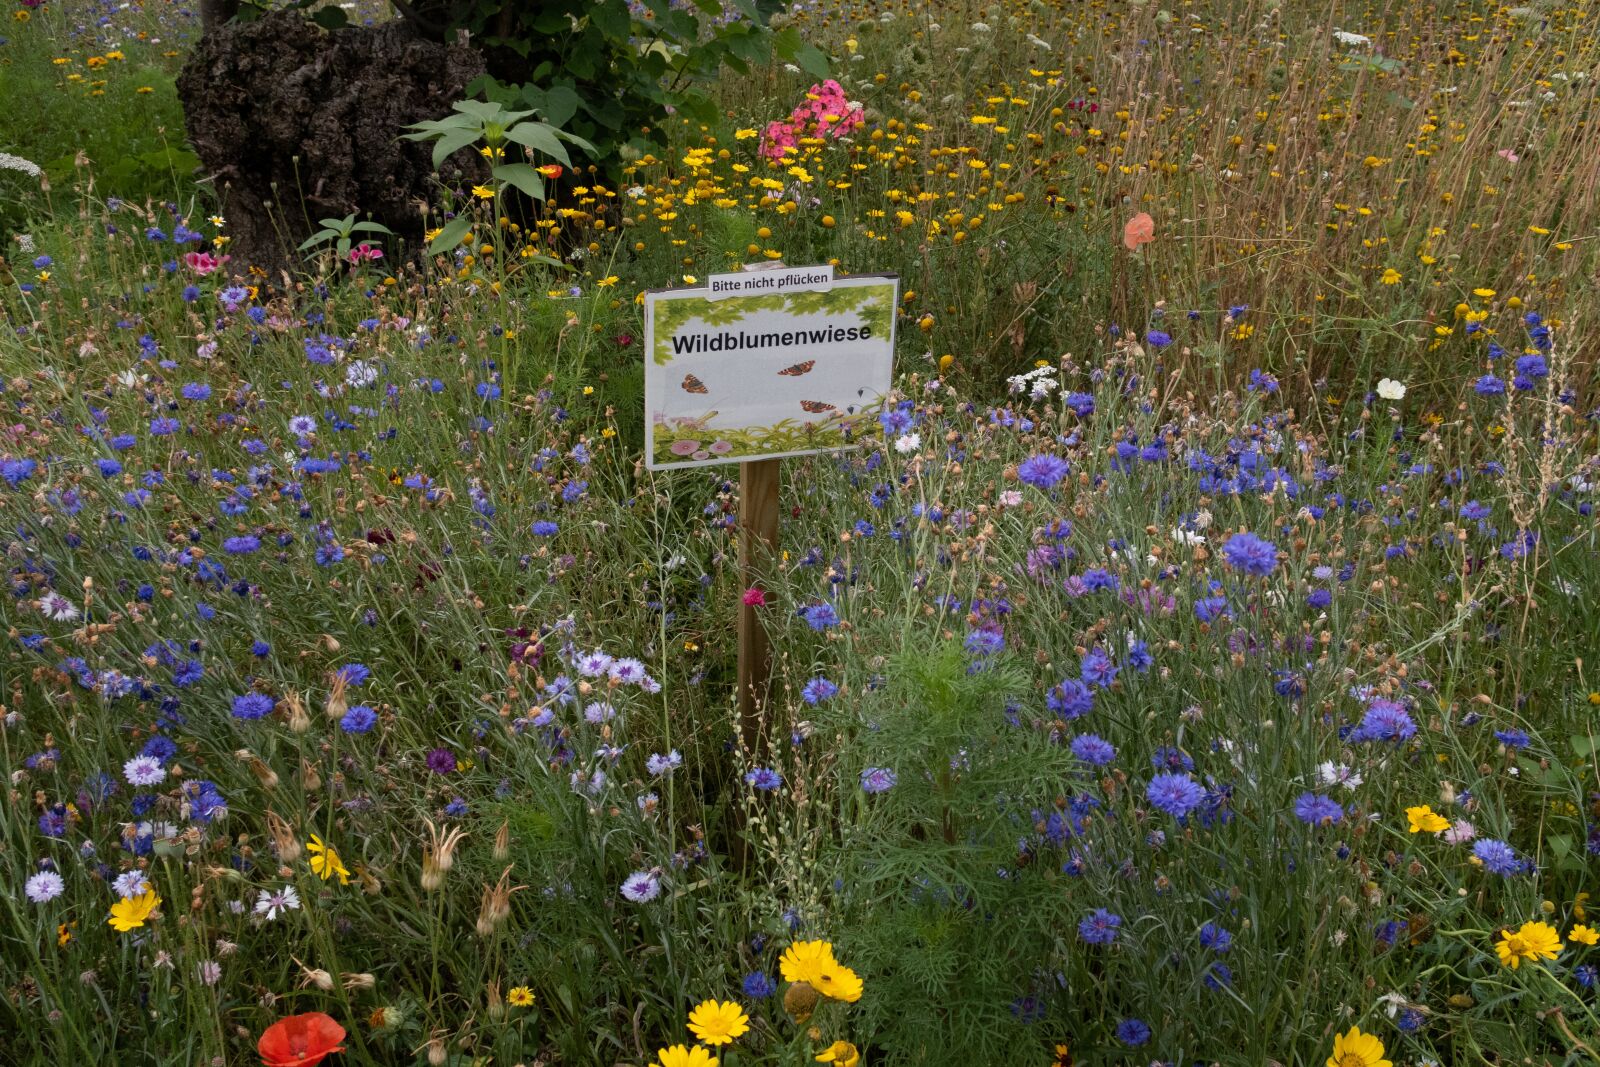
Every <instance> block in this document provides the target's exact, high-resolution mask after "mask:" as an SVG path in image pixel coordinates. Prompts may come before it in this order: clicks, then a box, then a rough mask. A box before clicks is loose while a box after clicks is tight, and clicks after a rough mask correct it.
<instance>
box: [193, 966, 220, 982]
mask: <svg viewBox="0 0 1600 1067" xmlns="http://www.w3.org/2000/svg"><path fill="white" fill-rule="evenodd" d="M195 974H196V975H198V976H199V978H200V983H201V984H202V985H216V984H217V982H218V981H219V980H220V979H221V978H222V964H220V963H218V962H217V961H216V960H201V961H200V964H199V966H197V967H195Z"/></svg>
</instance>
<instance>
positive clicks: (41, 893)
mask: <svg viewBox="0 0 1600 1067" xmlns="http://www.w3.org/2000/svg"><path fill="white" fill-rule="evenodd" d="M66 888H67V884H66V883H65V882H63V881H62V880H61V876H60V875H59V874H57V873H56V872H55V871H40V872H39V873H38V874H36V875H34V876H33V877H32V878H29V879H28V880H27V882H25V883H24V884H23V887H22V891H23V892H24V893H26V894H28V899H29V900H31V901H33V902H34V903H35V904H46V903H49V902H50V901H52V900H54V899H56V897H59V896H60V895H61V894H62V893H63V892H65V891H66Z"/></svg>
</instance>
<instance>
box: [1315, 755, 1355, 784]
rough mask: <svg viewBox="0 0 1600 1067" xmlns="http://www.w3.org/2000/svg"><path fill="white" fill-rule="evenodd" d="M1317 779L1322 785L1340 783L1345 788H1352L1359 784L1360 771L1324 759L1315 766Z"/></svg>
mask: <svg viewBox="0 0 1600 1067" xmlns="http://www.w3.org/2000/svg"><path fill="white" fill-rule="evenodd" d="M1317 780H1318V781H1319V782H1321V783H1322V784H1323V785H1342V786H1344V787H1345V788H1346V789H1354V788H1355V787H1356V786H1358V785H1360V784H1361V773H1360V772H1359V771H1354V770H1351V769H1350V768H1349V767H1346V766H1345V765H1344V764H1342V763H1335V762H1333V761H1332V760H1324V761H1323V762H1322V763H1320V764H1318V766H1317Z"/></svg>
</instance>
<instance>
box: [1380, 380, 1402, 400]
mask: <svg viewBox="0 0 1600 1067" xmlns="http://www.w3.org/2000/svg"><path fill="white" fill-rule="evenodd" d="M1378 395H1379V396H1381V397H1382V398H1383V399H1385V400H1404V399H1405V395H1406V387H1405V385H1404V384H1403V383H1401V382H1397V381H1395V380H1394V379H1393V378H1384V379H1382V380H1381V381H1379V382H1378Z"/></svg>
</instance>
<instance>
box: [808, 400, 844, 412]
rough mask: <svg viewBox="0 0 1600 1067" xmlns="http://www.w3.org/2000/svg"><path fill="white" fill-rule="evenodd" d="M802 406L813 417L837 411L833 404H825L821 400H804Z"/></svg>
mask: <svg viewBox="0 0 1600 1067" xmlns="http://www.w3.org/2000/svg"><path fill="white" fill-rule="evenodd" d="M800 406H801V407H802V408H804V409H805V410H807V411H809V412H811V414H813V415H820V414H822V413H823V412H824V411H835V410H837V409H836V408H835V407H834V406H833V405H832V404H824V403H823V402H822V401H820V400H802V401H800Z"/></svg>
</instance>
